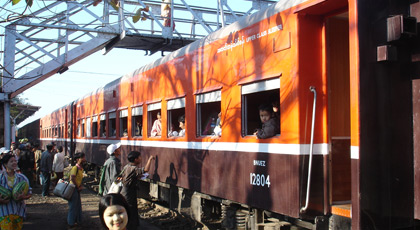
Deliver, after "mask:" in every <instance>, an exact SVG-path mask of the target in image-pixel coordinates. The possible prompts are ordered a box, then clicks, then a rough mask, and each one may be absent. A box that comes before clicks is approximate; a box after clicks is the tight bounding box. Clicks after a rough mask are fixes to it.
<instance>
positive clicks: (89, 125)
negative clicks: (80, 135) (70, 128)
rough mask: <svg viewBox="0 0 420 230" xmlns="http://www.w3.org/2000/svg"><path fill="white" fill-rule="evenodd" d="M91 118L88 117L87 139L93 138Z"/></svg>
mask: <svg viewBox="0 0 420 230" xmlns="http://www.w3.org/2000/svg"><path fill="white" fill-rule="evenodd" d="M90 120H91V118H90V117H88V118H86V137H91V134H92V133H91V129H90V128H91V123H90Z"/></svg>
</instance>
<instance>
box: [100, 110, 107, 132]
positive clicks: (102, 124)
mask: <svg viewBox="0 0 420 230" xmlns="http://www.w3.org/2000/svg"><path fill="white" fill-rule="evenodd" d="M99 135H100V136H101V137H106V114H101V115H99Z"/></svg>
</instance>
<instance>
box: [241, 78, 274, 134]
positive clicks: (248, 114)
mask: <svg viewBox="0 0 420 230" xmlns="http://www.w3.org/2000/svg"><path fill="white" fill-rule="evenodd" d="M241 94H242V136H247V135H253V134H254V132H255V130H256V129H258V128H261V127H262V124H261V120H260V116H259V109H258V107H259V106H260V105H262V104H269V105H272V106H273V109H274V107H276V108H277V112H274V114H273V116H274V118H275V119H278V124H280V114H279V113H280V110H279V101H280V78H275V79H270V80H265V81H259V82H253V83H250V84H246V85H243V86H242V89H241ZM277 134H280V133H279V132H278V133H277Z"/></svg>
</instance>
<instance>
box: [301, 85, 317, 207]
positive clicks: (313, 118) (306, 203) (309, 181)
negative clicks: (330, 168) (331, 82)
mask: <svg viewBox="0 0 420 230" xmlns="http://www.w3.org/2000/svg"><path fill="white" fill-rule="evenodd" d="M309 90H310V91H311V92H312V93H314V103H313V108H312V125H311V144H310V146H309V165H308V183H307V186H306V202H305V206H304V207H302V208H301V209H300V212H301V213H304V212H306V209H308V205H309V189H310V188H311V171H312V156H313V149H314V131H315V129H314V127H315V110H316V89H315V86H310V87H309Z"/></svg>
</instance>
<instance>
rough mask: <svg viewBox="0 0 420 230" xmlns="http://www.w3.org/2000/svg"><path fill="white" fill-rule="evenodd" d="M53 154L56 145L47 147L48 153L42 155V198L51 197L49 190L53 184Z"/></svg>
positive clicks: (52, 144) (51, 144)
mask: <svg viewBox="0 0 420 230" xmlns="http://www.w3.org/2000/svg"><path fill="white" fill-rule="evenodd" d="M53 152H54V143H50V144H48V145H47V151H45V152H43V153H42V155H41V165H40V170H41V175H40V176H41V179H42V181H41V183H42V196H49V189H50V183H51V172H52V164H53Z"/></svg>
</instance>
